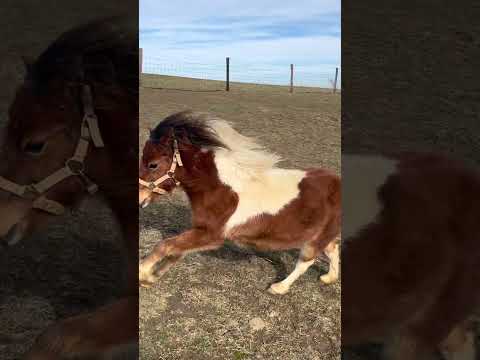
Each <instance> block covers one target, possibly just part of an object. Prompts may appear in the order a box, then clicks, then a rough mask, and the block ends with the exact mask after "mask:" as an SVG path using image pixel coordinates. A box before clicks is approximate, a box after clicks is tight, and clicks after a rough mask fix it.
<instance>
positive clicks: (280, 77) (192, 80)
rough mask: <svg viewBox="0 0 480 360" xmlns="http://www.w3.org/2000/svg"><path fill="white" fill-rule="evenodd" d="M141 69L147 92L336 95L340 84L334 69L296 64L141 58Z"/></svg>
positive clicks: (338, 73) (337, 71)
mask: <svg viewBox="0 0 480 360" xmlns="http://www.w3.org/2000/svg"><path fill="white" fill-rule="evenodd" d="M141 54H142V52H141ZM141 56H142V55H141ZM140 66H141V68H140V71H141V86H142V87H146V88H163V89H177V90H203V91H225V90H227V91H228V90H229V88H230V87H235V86H236V84H238V85H240V86H241V84H245V83H248V84H255V85H278V86H287V87H289V89H290V91H291V92H295V91H307V90H318V91H325V90H326V89H327V90H330V91H333V92H337V91H340V82H341V81H340V71H339V69H338V68H336V67H332V68H331V69H328V68H327V70H326V67H315V66H300V65H295V64H286V65H268V66H262V65H255V64H246V63H235V62H234V61H232V60H230V59H229V58H227V59H226V61H225V60H223V61H219V62H218V63H217V64H204V63H200V62H193V61H181V62H180V61H179V62H172V61H168V60H165V59H161V58H155V57H143V56H142V58H141V61H140ZM159 75H161V76H159Z"/></svg>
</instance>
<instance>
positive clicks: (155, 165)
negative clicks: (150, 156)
mask: <svg viewBox="0 0 480 360" xmlns="http://www.w3.org/2000/svg"><path fill="white" fill-rule="evenodd" d="M148 168H149V169H152V170H153V169H156V168H157V164H156V163H150V164H148Z"/></svg>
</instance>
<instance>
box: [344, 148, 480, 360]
mask: <svg viewBox="0 0 480 360" xmlns="http://www.w3.org/2000/svg"><path fill="white" fill-rule="evenodd" d="M342 179H343V183H342V189H343V204H342V205H343V222H342V228H343V231H342V235H343V240H344V241H343V248H342V345H344V346H345V345H349V344H357V343H363V342H367V341H377V340H380V341H384V342H385V343H386V346H385V354H386V358H387V359H391V360H392V359H394V360H406V359H408V360H420V359H421V360H423V359H431V358H432V356H433V353H434V351H436V350H437V351H438V350H441V351H442V352H443V353H444V356H445V358H446V359H449V360H450V359H464V360H467V359H468V360H475V359H478V358H476V355H475V347H474V334H473V333H472V331H471V330H472V329H471V323H470V319H471V316H472V315H474V313H475V311H476V308H478V307H479V306H480V286H479V285H480V222H479V220H480V173H479V172H478V171H477V170H475V169H473V168H469V167H467V166H465V165H463V164H460V163H458V162H455V161H453V160H449V159H447V158H445V157H443V156H441V155H432V154H403V155H396V156H361V155H345V154H344V155H342Z"/></svg>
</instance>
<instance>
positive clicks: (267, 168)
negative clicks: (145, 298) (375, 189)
mask: <svg viewBox="0 0 480 360" xmlns="http://www.w3.org/2000/svg"><path fill="white" fill-rule="evenodd" d="M278 161H279V158H278V157H277V156H276V155H273V154H270V153H268V152H266V151H265V150H263V149H262V148H261V147H260V146H258V145H257V144H256V143H255V141H253V140H252V139H250V138H247V137H245V136H242V135H241V134H239V133H238V132H236V131H235V130H234V129H233V128H232V127H231V126H230V125H229V124H228V123H227V122H225V121H223V120H220V119H214V118H208V117H206V116H201V115H198V114H195V113H192V112H180V113H177V114H174V115H171V116H169V117H167V118H166V119H165V120H163V121H162V122H160V124H159V125H158V126H157V127H156V128H155V129H154V130H153V131H151V133H150V139H149V140H148V141H147V143H146V144H145V147H144V149H143V157H142V160H141V164H140V171H139V174H140V189H139V203H140V205H142V206H143V207H145V206H147V205H148V204H149V203H150V202H151V201H152V200H155V199H156V198H158V197H159V196H161V195H162V194H165V193H170V192H171V191H172V190H173V189H174V188H175V187H176V186H177V185H180V186H181V187H182V188H183V190H184V191H185V192H186V194H187V196H188V198H189V200H190V204H191V207H192V212H193V227H192V229H190V230H188V231H186V232H184V233H182V234H180V235H178V236H175V237H172V238H169V239H166V240H164V241H162V242H160V243H159V244H157V245H156V246H155V248H154V250H153V251H152V253H151V254H150V255H148V256H147V257H146V258H145V259H144V260H143V261H142V262H141V264H140V268H139V271H140V273H139V278H140V283H141V285H143V286H150V285H151V284H152V283H153V282H154V281H155V279H156V277H157V276H160V275H162V274H164V273H165V272H166V271H167V270H168V269H169V268H170V267H171V266H172V265H173V264H174V263H175V262H177V261H178V260H179V259H181V258H182V257H183V256H184V255H185V254H188V253H190V252H195V251H205V250H213V249H217V248H219V247H221V246H222V245H223V243H224V240H225V239H226V238H229V239H231V240H232V241H233V242H234V243H236V244H237V245H240V246H252V247H255V248H257V249H260V250H286V249H292V248H297V249H300V250H301V252H300V257H299V259H298V262H297V264H296V267H295V270H294V271H293V272H292V273H291V274H290V275H289V276H288V277H287V278H286V279H284V280H283V281H281V282H279V283H276V284H273V285H271V287H270V289H269V291H270V292H271V293H273V294H285V293H286V292H288V290H289V288H290V286H291V285H292V283H293V282H294V281H295V280H296V279H298V277H299V276H301V275H302V274H303V273H305V271H307V269H308V268H309V267H310V266H311V265H312V264H313V263H314V261H315V259H316V258H317V257H318V256H319V255H320V254H321V252H322V251H325V253H326V254H327V256H328V257H329V259H330V260H331V264H330V271H329V272H328V274H326V275H323V276H322V277H321V280H322V281H323V282H325V283H331V282H334V281H335V280H337V278H338V267H339V265H338V262H339V258H338V252H339V250H338V248H339V245H338V243H337V242H335V238H336V237H337V235H338V234H339V231H340V201H341V200H340V196H341V195H340V179H339V178H338V177H337V176H336V175H334V174H333V173H331V172H329V171H327V170H324V169H309V170H305V171H303V170H285V169H280V168H278V167H276V166H275V165H276V163H277V162H278ZM157 264H159V265H160V266H159V268H158V269H155V268H156V265H157Z"/></svg>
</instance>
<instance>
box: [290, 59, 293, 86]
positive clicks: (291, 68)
mask: <svg viewBox="0 0 480 360" xmlns="http://www.w3.org/2000/svg"><path fill="white" fill-rule="evenodd" d="M290 93H293V64H290Z"/></svg>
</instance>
